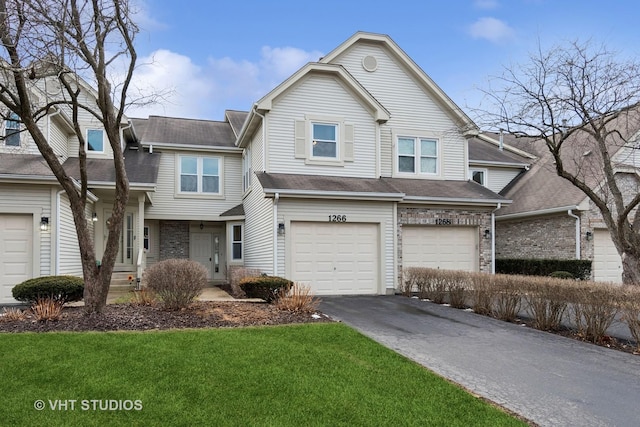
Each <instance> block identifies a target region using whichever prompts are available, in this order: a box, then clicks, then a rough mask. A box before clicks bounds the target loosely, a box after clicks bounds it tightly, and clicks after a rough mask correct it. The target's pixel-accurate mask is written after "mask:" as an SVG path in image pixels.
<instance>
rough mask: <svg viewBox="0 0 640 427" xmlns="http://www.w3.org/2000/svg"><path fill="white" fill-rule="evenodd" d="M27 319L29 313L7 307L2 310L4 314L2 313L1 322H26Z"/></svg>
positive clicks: (0, 315) (0, 314)
mask: <svg viewBox="0 0 640 427" xmlns="http://www.w3.org/2000/svg"><path fill="white" fill-rule="evenodd" d="M26 318H27V313H26V312H25V311H24V310H21V309H19V308H16V307H5V308H4V309H2V313H0V322H2V321H6V322H15V321H17V320H25V319H26Z"/></svg>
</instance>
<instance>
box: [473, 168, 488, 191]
mask: <svg viewBox="0 0 640 427" xmlns="http://www.w3.org/2000/svg"><path fill="white" fill-rule="evenodd" d="M469 176H470V177H471V180H472V181H475V182H477V183H478V184H480V185H484V186H485V187H486V186H487V171H486V169H469Z"/></svg>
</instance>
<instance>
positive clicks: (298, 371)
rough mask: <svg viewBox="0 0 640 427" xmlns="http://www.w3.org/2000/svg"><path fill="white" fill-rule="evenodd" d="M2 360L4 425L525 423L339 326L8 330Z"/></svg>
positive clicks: (0, 344)
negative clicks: (111, 404) (110, 404)
mask: <svg viewBox="0 0 640 427" xmlns="http://www.w3.org/2000/svg"><path fill="white" fill-rule="evenodd" d="M0 361H1V363H0V378H2V381H1V387H2V396H3V399H2V405H0V420H2V421H0V423H2V425H16V426H17V425H29V426H39V425H42V426H45V425H46V426H53V425H65V426H67V425H68V426H75V425H79V426H80V425H82V426H91V425H95V426H104V425H123V426H124V425H126V426H134V425H140V426H154V425H163V426H194V425H211V426H227V425H228V426H303V425H304V426H385V425H386V426H400V425H403V426H404V425H415V426H470V425H473V426H482V425H485V426H510V425H524V424H522V423H521V422H520V421H518V420H516V419H514V418H512V417H510V416H509V415H507V414H505V413H503V412H502V411H500V410H498V409H496V408H494V407H492V406H491V405H488V404H486V403H485V402H483V401H482V400H480V399H477V398H475V397H473V396H471V395H470V394H468V393H466V392H465V391H463V390H462V389H460V388H459V387H456V386H454V385H452V384H451V383H449V382H447V381H445V380H443V379H442V378H440V377H438V376H436V375H435V374H433V373H431V372H429V371H427V370H426V369H423V368H422V367H420V366H419V365H417V364H415V363H413V362H411V361H409V360H407V359H406V358H404V357H402V356H400V355H398V354H396V353H394V352H393V351H391V350H389V349H386V348H384V347H382V346H380V345H379V344H377V343H375V342H374V341H372V340H370V339H368V338H366V337H364V336H363V335H361V334H359V333H357V332H356V331H354V330H352V329H350V328H348V327H347V326H345V325H342V324H313V325H298V326H282V327H265V328H246V329H209V330H188V331H164V332H140V333H136V332H134V333H132V332H114V333H47V334H1V335H0ZM39 399H41V400H43V401H44V402H45V406H46V407H45V409H44V410H42V411H37V410H36V409H34V402H35V401H36V400H39ZM68 399H75V400H77V402H76V403H75V409H74V410H71V408H70V405H71V403H68V404H67V407H68V409H67V410H66V411H61V410H52V409H51V408H50V406H49V405H50V403H49V400H51V401H52V403H54V401H55V400H68ZM91 399H100V400H109V399H111V400H131V401H134V400H140V401H141V405H142V409H141V410H129V411H125V410H96V411H94V410H92V409H89V410H85V409H83V407H82V400H91ZM86 405H87V404H85V408H86ZM91 405H92V403H91V402H89V403H88V406H89V408H91ZM98 405H99V404H98Z"/></svg>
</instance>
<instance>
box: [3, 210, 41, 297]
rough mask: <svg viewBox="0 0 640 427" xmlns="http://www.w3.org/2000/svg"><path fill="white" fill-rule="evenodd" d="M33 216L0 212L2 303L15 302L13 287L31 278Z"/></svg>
mask: <svg viewBox="0 0 640 427" xmlns="http://www.w3.org/2000/svg"><path fill="white" fill-rule="evenodd" d="M32 247H33V217H32V216H31V215H12V214H0V303H15V302H17V301H16V300H14V299H13V296H12V295H11V289H12V288H13V287H14V286H15V285H17V284H18V283H21V282H24V281H25V280H27V279H30V278H31V275H32V274H33V272H32V259H31V250H32Z"/></svg>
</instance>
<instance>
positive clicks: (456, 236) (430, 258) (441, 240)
mask: <svg viewBox="0 0 640 427" xmlns="http://www.w3.org/2000/svg"><path fill="white" fill-rule="evenodd" d="M478 239H479V230H478V227H460V226H419V225H404V226H403V227H402V267H403V268H407V267H429V268H441V269H444V270H462V271H478V270H479V253H478Z"/></svg>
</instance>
